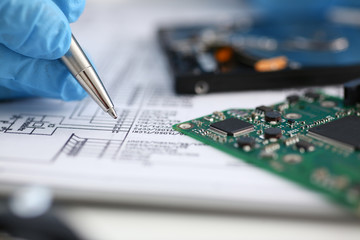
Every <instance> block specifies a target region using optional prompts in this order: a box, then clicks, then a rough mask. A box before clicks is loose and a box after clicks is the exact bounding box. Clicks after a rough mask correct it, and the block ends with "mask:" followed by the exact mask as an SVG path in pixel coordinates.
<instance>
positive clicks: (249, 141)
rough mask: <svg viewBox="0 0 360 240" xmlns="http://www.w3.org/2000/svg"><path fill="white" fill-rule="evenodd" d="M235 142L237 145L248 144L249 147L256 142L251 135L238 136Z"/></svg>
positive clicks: (243, 145)
mask: <svg viewBox="0 0 360 240" xmlns="http://www.w3.org/2000/svg"><path fill="white" fill-rule="evenodd" d="M237 144H238V145H239V147H245V146H249V147H250V148H253V147H254V146H255V144H256V142H255V138H253V137H240V138H239V139H238V140H237Z"/></svg>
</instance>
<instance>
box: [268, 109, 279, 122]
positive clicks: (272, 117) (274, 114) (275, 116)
mask: <svg viewBox="0 0 360 240" xmlns="http://www.w3.org/2000/svg"><path fill="white" fill-rule="evenodd" d="M265 121H266V122H279V121H281V113H279V112H278V111H267V112H265Z"/></svg>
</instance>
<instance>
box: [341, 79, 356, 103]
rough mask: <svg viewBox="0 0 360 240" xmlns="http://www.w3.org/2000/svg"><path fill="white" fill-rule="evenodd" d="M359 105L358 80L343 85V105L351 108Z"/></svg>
mask: <svg viewBox="0 0 360 240" xmlns="http://www.w3.org/2000/svg"><path fill="white" fill-rule="evenodd" d="M357 103H360V78H357V79H355V80H352V81H350V82H347V83H345V84H344V104H345V106H353V105H355V104H357Z"/></svg>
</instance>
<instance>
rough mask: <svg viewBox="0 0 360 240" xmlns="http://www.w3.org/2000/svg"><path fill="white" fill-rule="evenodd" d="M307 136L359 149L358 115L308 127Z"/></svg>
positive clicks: (359, 118)
mask: <svg viewBox="0 0 360 240" xmlns="http://www.w3.org/2000/svg"><path fill="white" fill-rule="evenodd" d="M309 136H311V137H313V138H316V139H318V140H322V141H324V142H327V143H330V144H332V145H335V146H339V147H343V148H344V147H345V148H351V149H352V150H354V149H355V150H360V117H358V116H347V117H343V118H341V119H337V120H335V121H332V122H329V123H325V124H323V125H320V126H317V127H313V128H310V129H309Z"/></svg>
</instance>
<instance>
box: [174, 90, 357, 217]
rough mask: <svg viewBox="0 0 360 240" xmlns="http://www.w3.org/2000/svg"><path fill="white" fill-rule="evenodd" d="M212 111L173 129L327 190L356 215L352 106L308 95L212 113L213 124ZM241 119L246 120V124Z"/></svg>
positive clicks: (353, 107)
mask: <svg viewBox="0 0 360 240" xmlns="http://www.w3.org/2000/svg"><path fill="white" fill-rule="evenodd" d="M314 99H317V100H314ZM324 103H326V104H324ZM330 103H331V105H330ZM284 104H287V105H288V107H287V108H283V110H282V111H281V114H280V112H277V111H274V109H280V107H281V106H283V105H284ZM332 106H335V107H332ZM213 115H215V114H212V115H207V116H204V117H200V118H197V119H194V120H189V121H187V122H184V123H179V124H177V125H174V128H175V129H176V130H178V131H180V132H182V133H184V134H186V135H189V136H191V137H193V138H195V139H197V140H200V141H202V142H203V143H206V144H209V145H211V146H213V147H216V148H217V149H220V150H222V151H224V152H226V153H229V154H231V155H232V156H236V157H238V158H239V159H240V160H242V161H246V162H248V163H250V164H254V165H256V166H258V167H260V168H262V169H265V170H267V171H270V172H276V173H277V174H278V175H281V176H283V177H285V178H287V179H290V180H292V181H294V182H296V183H298V184H301V185H303V186H305V187H308V188H310V189H312V190H314V189H315V190H317V191H319V192H322V193H326V196H331V197H333V199H334V200H335V201H336V202H340V203H343V204H344V205H346V206H348V207H350V208H351V209H353V210H354V212H357V213H359V214H360V212H359V209H360V161H359V156H360V113H359V108H358V107H357V106H354V105H352V106H346V105H344V101H343V100H342V99H340V98H337V97H332V96H328V95H324V94H320V93H311V94H307V95H306V96H305V95H304V96H299V98H294V99H290V98H289V97H288V98H287V99H286V100H285V101H284V102H282V103H279V104H275V105H272V106H268V107H267V106H259V107H257V108H256V109H234V108H232V109H229V110H224V111H221V112H217V114H216V116H215V117H214V121H215V122H211V121H208V120H207V118H208V117H209V116H213ZM281 116H283V117H284V119H286V121H282V118H281ZM242 119H249V121H251V124H250V123H248V122H246V121H243V120H242ZM264 119H265V120H264ZM216 121H217V122H216ZM273 122H275V123H276V125H273ZM239 135H241V136H239Z"/></svg>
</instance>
